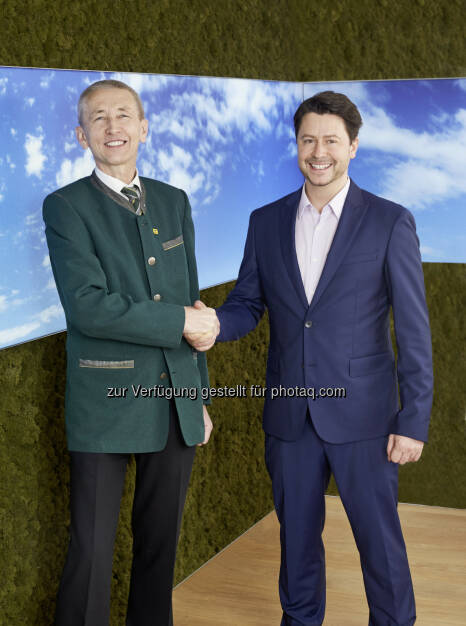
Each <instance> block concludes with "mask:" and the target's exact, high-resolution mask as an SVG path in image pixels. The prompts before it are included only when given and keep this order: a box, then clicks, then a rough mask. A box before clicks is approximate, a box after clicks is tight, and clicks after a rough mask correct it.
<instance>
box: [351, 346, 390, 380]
mask: <svg viewBox="0 0 466 626" xmlns="http://www.w3.org/2000/svg"><path fill="white" fill-rule="evenodd" d="M393 367H394V358H393V355H392V354H391V352H382V353H380V354H372V355H370V356H362V357H359V358H357V359H350V361H349V375H350V376H351V377H352V378H357V377H358V376H369V375H370V374H376V373H378V372H384V371H386V370H392V369H393Z"/></svg>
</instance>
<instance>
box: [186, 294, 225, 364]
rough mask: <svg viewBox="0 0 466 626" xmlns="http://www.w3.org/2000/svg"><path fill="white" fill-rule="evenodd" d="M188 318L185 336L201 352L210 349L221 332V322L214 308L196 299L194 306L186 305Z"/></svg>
mask: <svg viewBox="0 0 466 626" xmlns="http://www.w3.org/2000/svg"><path fill="white" fill-rule="evenodd" d="M184 309H185V312H186V319H185V324H184V331H183V336H184V338H185V339H186V341H187V342H188V343H190V344H191V345H192V346H193V348H195V349H196V350H198V351H199V352H205V351H206V350H209V348H211V347H212V346H213V345H214V343H215V339H216V338H217V335H218V333H219V332H220V324H219V321H218V319H217V314H216V313H215V311H214V309H211V308H208V307H206V305H205V304H204V303H203V302H201V301H200V300H196V302H195V303H194V306H193V307H190V306H185V307H184Z"/></svg>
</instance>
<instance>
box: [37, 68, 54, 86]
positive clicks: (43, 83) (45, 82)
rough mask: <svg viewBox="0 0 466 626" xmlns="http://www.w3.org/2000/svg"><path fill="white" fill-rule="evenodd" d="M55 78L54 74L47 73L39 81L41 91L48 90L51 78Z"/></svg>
mask: <svg viewBox="0 0 466 626" xmlns="http://www.w3.org/2000/svg"><path fill="white" fill-rule="evenodd" d="M54 76H55V72H49V73H48V74H46V75H45V76H43V77H42V78H41V81H40V83H39V85H40V87H41V89H48V87H49V86H50V83H51V81H52V78H53V77H54Z"/></svg>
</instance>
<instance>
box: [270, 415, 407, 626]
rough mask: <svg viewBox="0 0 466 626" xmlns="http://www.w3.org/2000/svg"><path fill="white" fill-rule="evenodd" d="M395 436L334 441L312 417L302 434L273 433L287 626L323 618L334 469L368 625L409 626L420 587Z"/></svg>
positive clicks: (305, 625)
mask: <svg viewBox="0 0 466 626" xmlns="http://www.w3.org/2000/svg"><path fill="white" fill-rule="evenodd" d="M387 441H388V437H379V438H376V439H370V440H365V441H356V442H352V443H344V444H331V443H327V442H325V441H323V440H322V439H320V437H319V436H318V435H317V433H316V431H315V429H314V427H313V425H312V420H311V419H310V418H309V415H308V419H307V420H306V423H305V426H304V429H303V432H302V434H301V436H300V437H299V438H298V439H297V440H295V441H283V440H281V439H278V438H277V437H274V436H272V435H268V434H266V440H265V461H266V465H267V469H268V472H269V474H270V477H271V479H272V488H273V496H274V503H275V509H276V512H277V516H278V520H279V522H280V541H281V566H280V577H279V591H280V601H281V604H282V608H283V619H282V626H311V625H313V626H314V625H317V624H322V622H323V620H324V613H325V552H324V545H323V542H322V531H323V528H324V521H325V498H324V495H325V490H326V488H327V486H328V482H329V479H330V474H331V473H333V475H334V477H335V480H336V483H337V486H338V490H339V493H340V497H341V500H342V503H343V506H344V508H345V511H346V514H347V516H348V519H349V522H350V524H351V528H352V531H353V535H354V538H355V540H356V545H357V548H358V550H359V554H360V558H361V567H362V573H363V578H364V585H365V590H366V596H367V602H368V604H369V626H410V625H412V624H414V622H415V620H416V609H415V602H414V593H413V586H412V581H411V575H410V571H409V565H408V559H407V555H406V548H405V543H404V540H403V535H402V532H401V526H400V520H399V517H398V511H397V502H398V465H397V464H394V463H391V462H389V461H388V460H387V454H386V448H387Z"/></svg>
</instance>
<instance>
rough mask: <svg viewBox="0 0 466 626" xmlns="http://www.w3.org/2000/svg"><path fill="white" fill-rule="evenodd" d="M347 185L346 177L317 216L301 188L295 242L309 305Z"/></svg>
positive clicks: (304, 190) (344, 197)
mask: <svg viewBox="0 0 466 626" xmlns="http://www.w3.org/2000/svg"><path fill="white" fill-rule="evenodd" d="M349 186H350V180H349V178H348V180H347V181H346V184H345V186H344V187H343V189H341V191H339V192H338V193H337V194H336V196H334V197H333V198H332V199H331V200H330V202H329V203H328V204H326V205H325V206H324V208H323V209H322V212H321V213H319V211H318V210H317V209H316V208H315V207H313V206H312V204H311V202H310V201H309V198H308V197H307V195H306V186H305V185H303V190H302V193H301V199H300V201H299V207H298V212H297V215H296V226H295V243H296V255H297V257H298V265H299V270H300V272H301V278H302V281H303V285H304V290H305V292H306V296H307V300H308V302H309V304H310V303H311V300H312V298H313V296H314V292H315V290H316V287H317V284H318V282H319V279H320V276H321V274H322V270H323V269H324V265H325V261H326V259H327V254H328V251H329V250H330V246H331V245H332V241H333V237H334V236H335V231H336V229H337V226H338V221H339V219H340V216H341V212H342V210H343V205H344V203H345V200H346V196H347V194H348V189H349Z"/></svg>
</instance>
